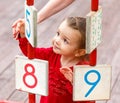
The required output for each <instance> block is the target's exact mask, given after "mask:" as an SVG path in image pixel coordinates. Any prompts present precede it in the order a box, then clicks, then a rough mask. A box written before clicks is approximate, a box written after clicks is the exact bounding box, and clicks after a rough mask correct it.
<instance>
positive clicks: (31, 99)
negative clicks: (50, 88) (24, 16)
mask: <svg viewBox="0 0 120 103" xmlns="http://www.w3.org/2000/svg"><path fill="white" fill-rule="evenodd" d="M26 3H27V5H28V6H32V5H33V4H34V0H27V2H26ZM27 46H28V54H27V56H28V58H29V59H33V58H34V57H35V53H34V48H33V47H32V46H31V44H30V43H29V42H28V45H27ZM28 99H29V103H35V102H36V99H35V94H32V93H29V94H28Z"/></svg>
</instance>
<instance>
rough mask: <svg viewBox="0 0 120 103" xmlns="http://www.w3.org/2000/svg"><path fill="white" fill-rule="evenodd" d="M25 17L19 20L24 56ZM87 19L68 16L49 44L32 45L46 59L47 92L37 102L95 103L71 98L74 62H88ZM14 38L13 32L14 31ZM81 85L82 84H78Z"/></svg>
mask: <svg viewBox="0 0 120 103" xmlns="http://www.w3.org/2000/svg"><path fill="white" fill-rule="evenodd" d="M23 24H24V21H20V22H19V27H18V28H19V33H20V36H19V38H18V39H19V46H20V48H21V50H22V52H23V53H24V55H26V56H27V42H28V41H27V39H26V38H25V35H24V25H23ZM85 32H86V19H85V18H81V17H69V18H67V19H65V20H64V21H63V22H62V23H61V25H60V26H59V28H58V31H57V34H56V35H55V36H54V38H53V40H52V47H49V48H35V49H34V50H35V58H37V59H43V60H47V61H49V95H48V96H41V99H40V103H95V101H84V102H83V101H79V102H74V101H73V100H72V87H73V86H72V82H73V81H72V78H73V74H72V71H73V66H74V65H83V64H89V62H88V61H87V60H86V59H85V55H86V53H85V39H86V38H85ZM14 37H15V38H16V34H14ZM81 89H82V88H81Z"/></svg>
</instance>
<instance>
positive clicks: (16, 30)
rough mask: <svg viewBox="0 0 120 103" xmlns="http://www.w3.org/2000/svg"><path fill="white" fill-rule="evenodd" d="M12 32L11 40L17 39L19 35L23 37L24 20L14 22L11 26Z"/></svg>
mask: <svg viewBox="0 0 120 103" xmlns="http://www.w3.org/2000/svg"><path fill="white" fill-rule="evenodd" d="M12 30H13V38H15V39H18V37H19V34H20V37H21V38H23V37H25V21H24V19H18V20H16V21H15V22H14V23H13V25H12Z"/></svg>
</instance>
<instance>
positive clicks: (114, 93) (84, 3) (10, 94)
mask: <svg viewBox="0 0 120 103" xmlns="http://www.w3.org/2000/svg"><path fill="white" fill-rule="evenodd" d="M24 2H25V0H16V1H14V2H13V0H8V1H6V0H1V1H0V22H1V23H0V100H10V101H19V102H21V101H22V102H24V103H27V93H25V92H20V91H18V90H16V89H15V71H14V69H15V67H14V58H15V55H17V54H20V53H21V51H20V49H19V47H18V42H17V41H15V40H13V38H12V28H11V25H12V23H13V22H14V21H15V20H16V19H18V18H22V17H24ZM46 2H47V0H42V1H40V0H35V7H36V8H37V9H40V8H42V7H43V6H44V5H45V3H46ZM100 5H101V6H102V8H103V30H102V33H103V42H102V43H101V44H100V45H99V47H98V49H97V51H98V58H97V61H98V62H97V64H110V65H112V84H111V85H112V86H111V99H110V100H108V101H97V103H119V97H120V76H119V75H120V69H119V68H120V65H119V63H120V59H119V58H120V19H119V18H120V13H119V10H120V7H119V6H120V1H119V0H118V1H116V0H100ZM89 11H90V1H89V0H76V1H75V2H74V3H73V4H72V5H70V6H69V7H67V8H66V9H64V10H63V11H61V12H60V13H58V14H56V15H54V16H52V17H50V18H49V19H47V20H46V21H44V22H42V23H41V24H39V25H38V46H45V47H47V46H50V45H51V39H50V38H52V37H53V36H54V35H55V33H56V31H57V27H58V26H59V24H60V23H61V21H62V20H63V19H64V18H65V17H67V16H84V17H85V16H86V14H87V13H88V12H89ZM46 41H47V42H46ZM106 77H107V76H106ZM101 95H102V94H101ZM38 101H39V100H38Z"/></svg>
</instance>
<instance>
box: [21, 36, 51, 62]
mask: <svg viewBox="0 0 120 103" xmlns="http://www.w3.org/2000/svg"><path fill="white" fill-rule="evenodd" d="M27 44H28V40H27V39H26V38H19V46H20V49H21V50H22V53H23V54H24V55H25V56H27ZM34 50H35V58H37V59H43V60H48V58H49V57H50V54H51V53H52V52H53V51H52V47H50V48H34Z"/></svg>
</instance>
